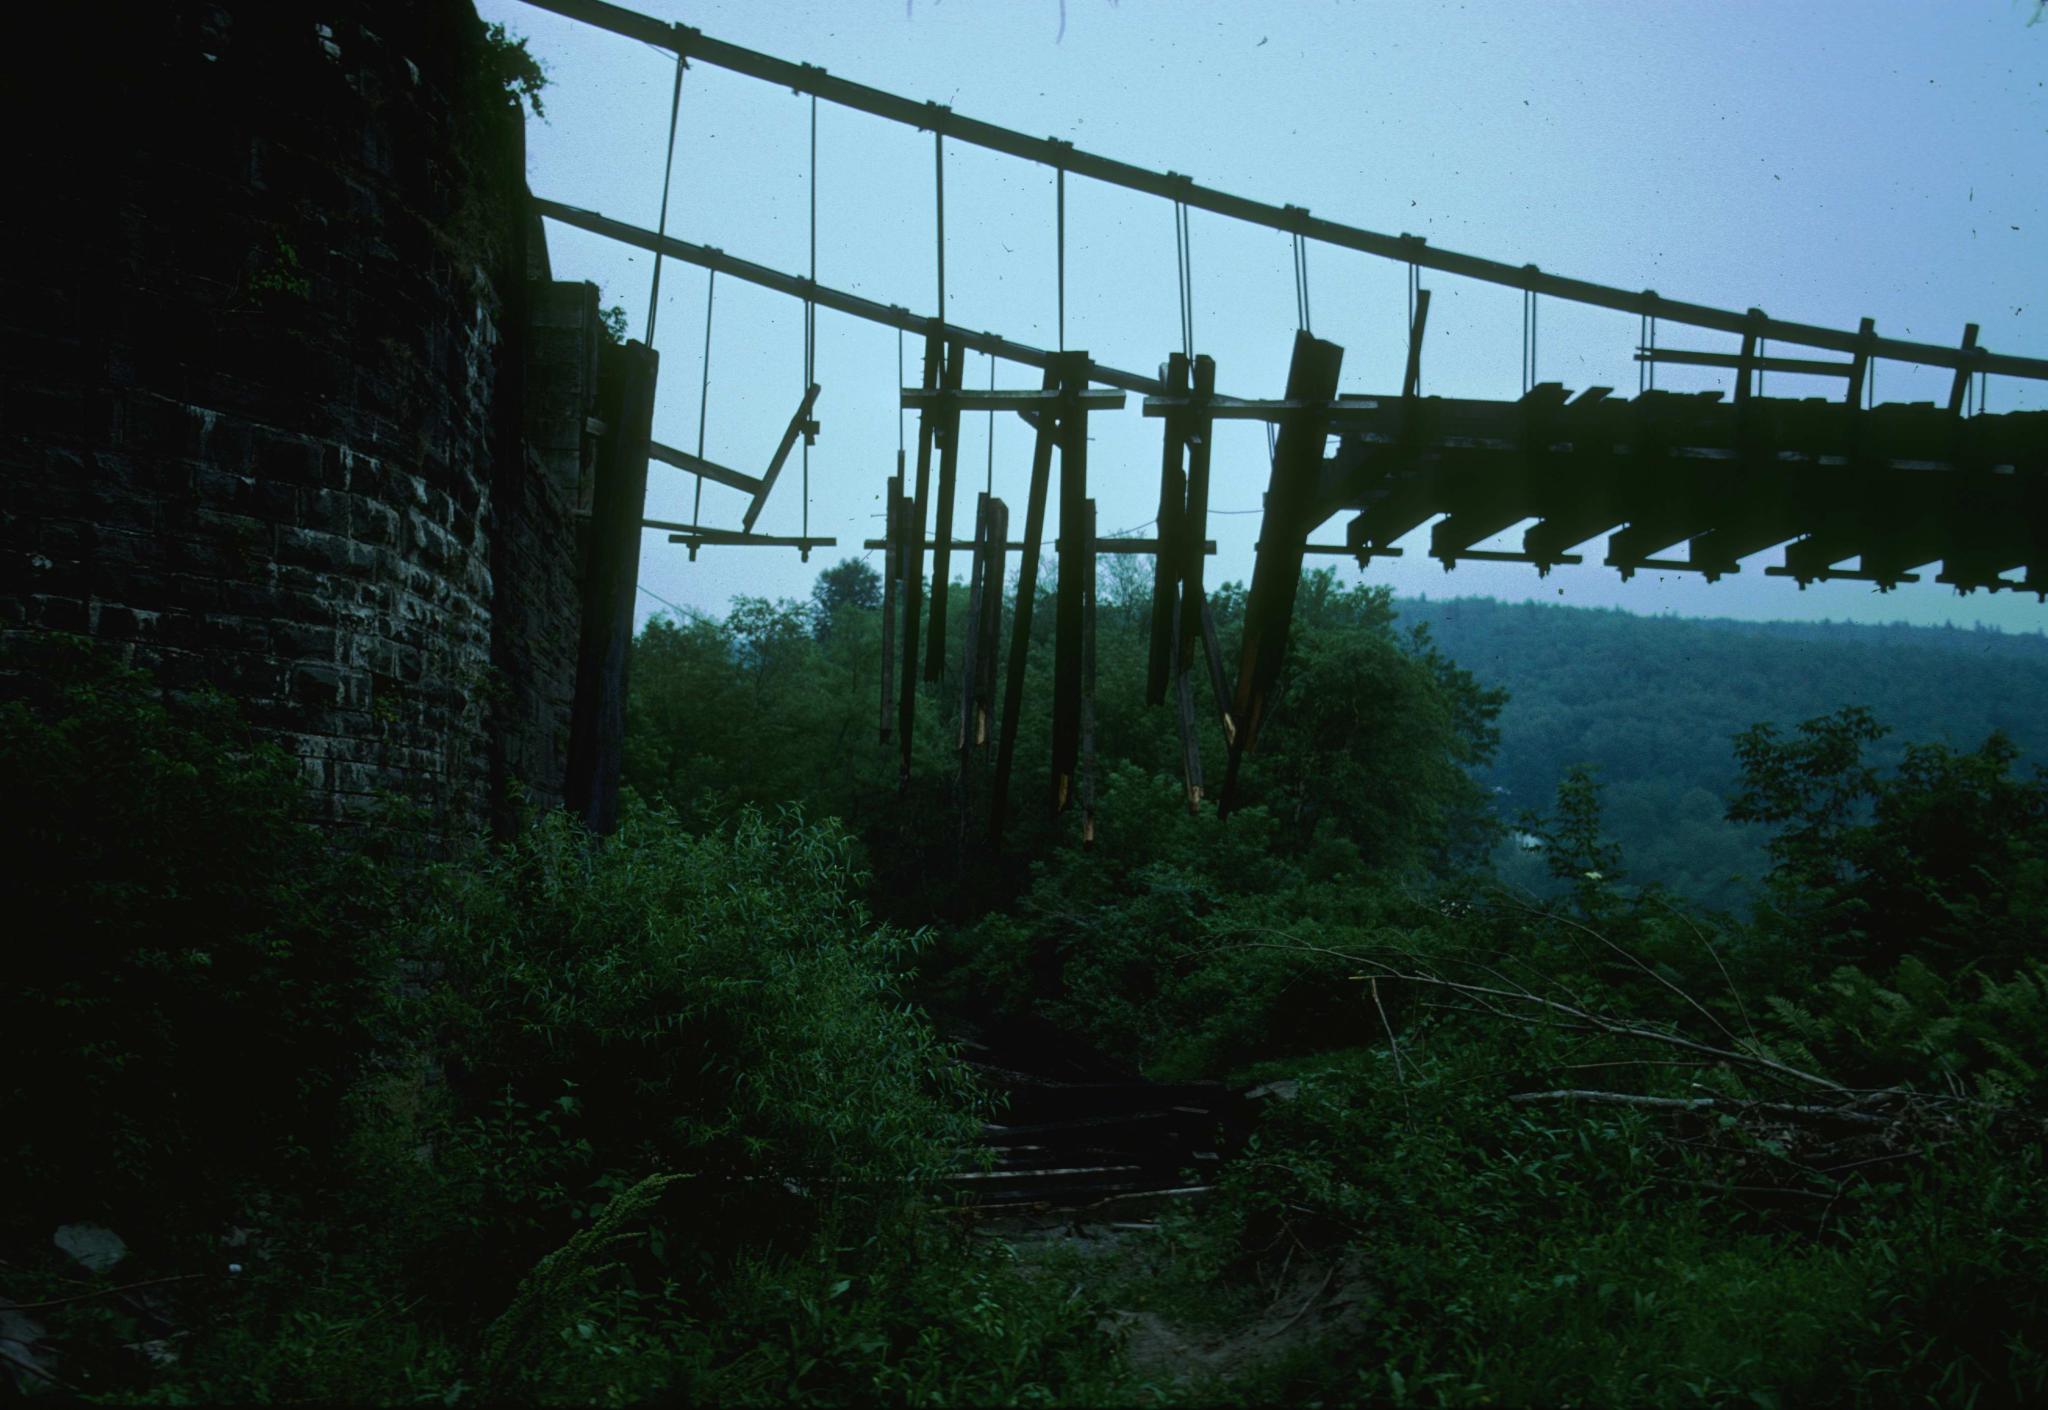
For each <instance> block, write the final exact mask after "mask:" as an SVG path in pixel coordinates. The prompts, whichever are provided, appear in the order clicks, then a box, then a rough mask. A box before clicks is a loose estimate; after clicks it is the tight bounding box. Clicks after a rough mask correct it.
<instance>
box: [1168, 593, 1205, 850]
mask: <svg viewBox="0 0 2048 1410" xmlns="http://www.w3.org/2000/svg"><path fill="white" fill-rule="evenodd" d="M1182 610H1183V609H1182V604H1181V599H1180V598H1178V597H1176V598H1174V600H1173V721H1174V725H1175V727H1176V729H1177V730H1178V732H1179V734H1180V762H1181V777H1182V779H1183V781H1184V785H1185V788H1186V792H1187V802H1188V811H1189V812H1190V813H1192V812H1195V811H1197V810H1198V809H1199V808H1200V807H1201V806H1202V738H1201V732H1200V730H1199V728H1198V727H1197V726H1196V723H1195V688H1194V682H1195V678H1194V673H1193V672H1192V671H1190V670H1189V669H1188V667H1189V664H1190V663H1189V660H1188V656H1187V643H1188V640H1189V638H1188V637H1187V636H1186V635H1185V634H1184V633H1183V632H1182V630H1181V612H1182Z"/></svg>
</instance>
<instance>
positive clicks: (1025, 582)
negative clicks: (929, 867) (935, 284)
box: [988, 366, 1060, 846]
mask: <svg viewBox="0 0 2048 1410" xmlns="http://www.w3.org/2000/svg"><path fill="white" fill-rule="evenodd" d="M1059 379H1060V373H1059V371H1058V368H1057V366H1054V367H1048V368H1046V369H1045V385H1046V386H1047V387H1048V388H1051V387H1055V386H1058V385H1059ZM1058 428H1059V413H1058V412H1056V411H1047V412H1045V413H1042V414H1041V415H1040V416H1039V418H1038V441H1037V444H1036V445H1034V446H1033V448H1032V451H1031V490H1030V496H1029V498H1028V499H1027V500H1026V502H1025V508H1024V543H1023V557H1022V558H1020V559H1019V560H1018V562H1017V610H1016V613H1015V620H1014V621H1013V622H1012V624H1011V627H1010V669H1009V675H1008V677H1007V678H1006V679H1005V680H1004V682H1003V718H1002V721H1001V723H1002V727H1003V736H1002V742H1001V743H1000V744H998V745H997V746H996V776H995V780H994V782H993V783H992V784H991V785H990V789H989V813H988V838H989V843H990V845H991V846H994V845H998V844H1000V843H1001V842H1002V840H1003V813H1004V810H1005V808H1006V807H1007V806H1008V803H1009V797H1010V769H1011V767H1012V766H1013V764H1014V763H1015V762H1016V758H1017V727H1018V724H1019V723H1020V721H1019V718H1018V717H1019V716H1020V715H1021V714H1022V713H1023V704H1024V667H1025V665H1026V663H1027V662H1028V661H1029V659H1030V655H1031V608H1032V604H1033V603H1034V602H1035V601H1036V600H1037V597H1038V553H1039V546H1040V544H1041V542H1042V541H1043V539H1044V536H1045V497H1046V489H1047V482H1048V481H1050V480H1051V478H1052V446H1053V437H1054V435H1055V434H1056V433H1057V431H1058Z"/></svg>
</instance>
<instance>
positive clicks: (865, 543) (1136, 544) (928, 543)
mask: <svg viewBox="0 0 2048 1410" xmlns="http://www.w3.org/2000/svg"><path fill="white" fill-rule="evenodd" d="M936 542H937V540H935V539H932V538H929V537H928V538H926V539H925V541H924V546H925V547H926V548H930V547H932V546H933V545H934V544H935V543H936ZM883 546H884V540H882V539H862V540H861V547H863V548H881V547H883ZM1002 546H1003V548H1004V549H1006V550H1016V549H1021V548H1023V547H1024V540H1022V539H1010V540H1007V541H1006V542H1005V543H1004V544H1003V545H1002ZM953 547H954V548H955V549H957V550H959V551H960V552H962V553H971V552H973V550H974V540H973V539H954V540H953ZM1157 552H1159V540H1158V539H1125V538H1115V539H1105V538H1097V539H1096V540H1095V555H1096V557H1098V558H1099V557H1101V556H1102V555H1104V554H1109V555H1111V556H1116V555H1119V554H1133V553H1157ZM1202 552H1203V553H1204V554H1207V555H1211V556H1213V555H1214V554H1215V552H1216V540H1214V539H1203V540H1202Z"/></svg>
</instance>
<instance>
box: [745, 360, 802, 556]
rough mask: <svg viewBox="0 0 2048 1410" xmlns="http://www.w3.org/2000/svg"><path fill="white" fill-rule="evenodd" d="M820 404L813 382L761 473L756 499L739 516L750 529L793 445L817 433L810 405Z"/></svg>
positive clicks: (772, 490)
mask: <svg viewBox="0 0 2048 1410" xmlns="http://www.w3.org/2000/svg"><path fill="white" fill-rule="evenodd" d="M817 404H818V384H817V383H816V382H813V383H811V385H810V386H808V387H806V388H805V389H804V399H803V400H802V401H801V402H799V403H797V408H796V414H795V415H794V416H792V417H790V418H789V425H788V426H786V427H784V428H783V432H782V440H781V442H780V443H779V444H778V445H777V446H776V447H775V454H774V456H773V457H772V458H770V460H769V461H768V473H767V474H765V475H763V476H762V477H761V488H760V489H758V490H755V491H754V502H753V503H752V504H749V505H748V506H747V512H746V513H745V514H742V515H741V516H740V524H741V526H742V527H744V528H747V529H751V528H753V527H754V521H755V520H756V519H758V518H760V517H761V510H762V509H763V508H764V507H765V506H766V505H767V503H768V496H769V495H770V494H771V493H773V492H774V489H775V481H776V480H777V479H778V478H780V476H781V474H782V464H783V462H784V461H786V460H788V459H789V452H790V448H791V447H792V446H794V445H795V444H796V438H797V437H798V436H800V435H801V436H804V437H806V438H809V437H812V436H815V435H817V434H818V423H817V422H816V421H813V420H812V419H811V408H812V407H814V406H816V405H817Z"/></svg>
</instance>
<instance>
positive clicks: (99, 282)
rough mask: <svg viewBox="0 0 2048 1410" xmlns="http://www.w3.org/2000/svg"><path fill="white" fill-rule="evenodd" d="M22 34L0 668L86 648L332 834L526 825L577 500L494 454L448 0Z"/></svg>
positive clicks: (127, 21) (563, 676)
mask: <svg viewBox="0 0 2048 1410" xmlns="http://www.w3.org/2000/svg"><path fill="white" fill-rule="evenodd" d="M17 13H18V12H17ZM35 17H36V22H37V33H36V34H35V35H33V36H31V35H29V34H26V33H22V32H19V26H20V24H21V21H20V20H19V19H18V18H17V19H14V20H10V21H7V22H6V23H7V24H8V25H9V26H11V27H15V28H16V29H17V32H15V33H12V34H5V35H0V38H5V39H7V40H9V41H10V52H12V53H13V54H14V56H15V59H16V63H15V65H14V66H13V67H15V68H16V70H17V71H18V72H24V73H30V74H33V75H35V76H33V77H31V78H30V80H29V81H28V82H27V83H26V84H25V86H23V87H20V88H17V89H16V90H15V94H14V97H15V98H16V99H22V98H25V99H26V100H27V104H26V106H23V107H21V108H19V109H18V110H17V111H15V112H14V113H13V114H12V115H11V123H12V125H11V129H10V130H11V131H13V132H14V134H15V141H16V142H17V143H20V142H22V141H23V139H24V138H26V141H27V146H28V151H27V163H26V170H25V171H24V173H23V175H22V178H21V184H20V185H19V186H18V187H17V188H16V189H17V196H18V198H17V199H15V200H11V201H10V202H9V203H8V205H9V208H8V213H7V215H6V216H5V217H4V221H5V226H6V227H7V230H8V245H9V247H10V248H11V249H12V250H13V251H14V253H13V254H11V255H10V256H9V258H8V259H7V260H6V261H5V262H4V263H0V663H4V664H7V665H9V666H10V667H11V668H12V669H14V670H15V671H16V672H19V671H20V670H21V669H22V666H23V663H24V662H25V661H26V660H28V659H29V657H30V656H32V654H33V649H34V645H35V642H36V641H37V639H39V638H41V637H43V636H45V635H46V634H48V633H52V632H69V633H87V634H90V635H92V636H94V637H96V638H99V639H100V640H102V641H104V642H109V643H113V644H115V645H116V646H117V647H118V649H119V650H120V651H121V652H122V653H124V654H125V655H126V657H127V658H128V659H129V660H131V661H132V662H134V663H135V664H137V665H140V666H145V667H148V668H151V669H153V670H155V671H157V672H159V673H160V675H161V677H162V679H163V680H164V682H165V683H166V684H167V685H168V686H170V687H172V688H174V689H183V688H189V687H197V686H201V685H212V686H216V687H219V688H221V689H223V690H225V691H227V692H228V693H230V694H232V695H234V696H236V697H237V698H239V699H240V700H241V701H242V702H243V703H244V705H245V707H246V709H247V711H248V713H249V715H250V717H251V718H252V719H253V720H254V721H255V722H256V723H257V724H258V725H259V726H260V727H262V728H263V729H264V730H266V731H268V732H270V733H271V734H272V735H273V736H274V737H276V738H278V739H279V740H280V741H281V742H283V743H284V744H286V745H287V746H288V747H289V748H291V749H292V750H293V751H295V752H296V753H297V755H298V756H299V757H300V758H301V759H302V760H303V761H304V765H305V770H306V774H307V781H308V783H309V785H310V797H311V799H312V802H313V807H314V810H315V812H316V813H317V814H318V815H320V816H321V817H323V818H325V819H327V820H330V821H334V822H346V821H348V820H350V819H352V818H355V817H357V816H360V815H361V814H362V812H363V811H364V810H365V809H366V808H367V807H368V806H369V805H370V804H371V803H372V800H373V798H374V795H375V794H376V793H377V792H378V791H379V790H384V789H395V790H398V791H400V792H404V793H407V794H410V795H411V796H413V797H415V798H417V799H419V800H421V801H422V802H424V803H426V804H427V805H428V806H430V807H431V808H432V809H433V810H434V812H435V814H436V815H437V817H438V818H440V819H441V821H442V822H443V824H444V825H445V826H449V827H465V826H471V825H476V824H481V823H483V822H484V821H486V820H487V819H490V818H492V817H493V815H496V816H497V817H498V819H499V820H500V821H501V822H502V820H503V818H504V816H505V815H506V814H507V812H508V808H509V805H510V803H511V802H512V801H513V800H512V798H511V797H510V790H511V788H512V786H513V784H514V783H515V782H521V781H523V783H524V784H525V785H526V786H528V787H529V788H530V789H531V790H532V792H533V793H534V794H535V795H537V797H538V798H539V800H540V801H543V802H549V801H556V800H558V798H559V794H560V787H561V761H562V757H563V754H564V751H565V749H566V736H567V729H568V714H569V695H570V692H571V691H572V690H573V678H574V661H575V651H576V642H575V623H576V621H577V610H578V608H577V597H576V572H575V564H576V553H575V533H576V530H575V526H574V524H573V522H572V515H571V511H572V509H573V499H574V496H575V494H576V493H577V487H576V486H575V485H574V484H565V483H563V479H562V477H561V476H560V475H554V476H551V475H549V474H547V473H545V472H544V471H543V470H542V469H541V468H540V463H539V460H538V459H537V458H532V457H529V454H528V451H527V447H526V444H525V440H526V435H525V426H524V412H525V408H524V398H523V384H524V382H525V380H526V372H527V362H526V348H525V347H524V343H525V332H526V329H525V327H524V320H525V314H526V309H525V304H526V303H527V296H526V290H525V288H524V281H525V277H526V273H527V266H528V261H529V259H534V258H536V252H534V251H530V250H529V249H528V248H527V239H528V226H527V222H526V220H525V219H524V217H523V215H522V213H521V211H520V208H519V204H518V196H519V193H520V192H522V191H523V187H524V172H523V164H524V150H523V143H522V141H521V137H520V126H519V122H518V118H517V117H516V115H515V110H513V109H511V108H510V107H509V106H508V103H507V100H506V99H505V97H504V95H503V94H502V93H500V92H496V91H492V89H491V86H490V85H489V84H488V83H487V82H485V81H483V80H482V79H481V77H480V75H481V66H480V46H481V44H482V33H481V26H480V25H479V24H478V22H477V20H476V17H475V15H474V13H473V12H472V11H471V9H470V7H469V5H468V4H467V3H466V0H445V2H443V0H437V2H436V3H417V4H414V3H407V0H337V3H330V4H321V5H317V6H314V5H307V4H302V3H297V0H223V2H222V3H214V4H196V3H183V4H178V3H167V4H163V5H154V6H145V5H115V6H98V5H92V6H83V5H81V6H69V5H66V6H54V7H52V6H38V7H35ZM31 56H32V57H31ZM10 106H11V107H12V106H15V105H14V104H12V103H11V104H10ZM18 150H19V149H18ZM539 258H544V256H540V257H539ZM540 289H541V291H543V292H544V294H545V297H543V298H542V299H541V302H543V303H549V304H552V303H553V302H559V301H560V300H561V299H562V298H563V297H565V296H563V295H561V294H559V293H556V292H553V291H548V290H547V286H545V285H542V286H540ZM566 297H569V298H571V299H573V297H575V296H573V295H571V296H566ZM592 309H593V316H594V300H593V303H592ZM555 341H556V342H560V341H561V340H560V339H559V338H557V339H555ZM538 380H540V381H543V382H548V383H549V384H550V385H553V384H556V383H560V382H562V380H563V378H562V377H561V376H550V375H542V376H540V377H539V378H538ZM567 380H568V382H569V383H571V384H573V385H572V386H570V387H569V388H568V389H566V390H565V389H564V388H563V387H561V386H556V387H555V392H554V400H555V403H556V406H557V416H556V420H557V421H560V420H561V419H563V417H564V416H567V413H566V412H563V411H561V410H560V408H561V407H563V406H566V404H567V403H568V402H569V401H572V400H574V399H575V397H576V396H578V395H581V396H583V397H584V398H585V400H586V401H587V400H588V396H589V393H590V389H589V388H587V387H584V386H582V383H581V380H580V378H578V377H576V376H573V375H571V376H569V377H568V379H567ZM578 388H580V389H581V390H578ZM572 419H573V420H575V421H577V422H580V420H581V418H580V417H576V418H572ZM550 434H551V435H553V436H554V437H555V438H556V439H557V440H559V439H560V434H561V432H560V428H559V426H555V427H554V428H553V429H552V430H551V432H550ZM551 449H553V450H554V451H556V452H557V458H559V450H560V448H559V447H558V446H551ZM565 634H566V635H565ZM18 683H19V679H18V677H17V684H18ZM494 793H495V795H496V796H495V797H494V796H493V795H494Z"/></svg>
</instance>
